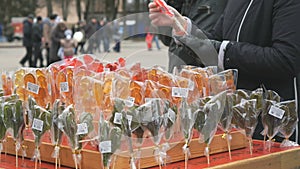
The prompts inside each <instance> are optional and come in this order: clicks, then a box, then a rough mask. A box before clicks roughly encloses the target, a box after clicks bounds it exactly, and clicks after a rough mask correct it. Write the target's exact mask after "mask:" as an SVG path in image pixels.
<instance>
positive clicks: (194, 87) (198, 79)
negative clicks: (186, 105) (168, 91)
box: [180, 69, 203, 102]
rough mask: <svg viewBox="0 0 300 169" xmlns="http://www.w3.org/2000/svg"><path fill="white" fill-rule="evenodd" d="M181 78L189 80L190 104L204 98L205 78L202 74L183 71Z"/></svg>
mask: <svg viewBox="0 0 300 169" xmlns="http://www.w3.org/2000/svg"><path fill="white" fill-rule="evenodd" d="M180 76H181V77H184V78H187V79H189V80H190V81H189V86H188V88H189V98H188V99H189V102H193V101H195V100H197V99H198V98H199V97H202V96H203V79H202V78H203V77H202V75H201V74H200V73H197V72H195V71H192V70H188V69H182V70H181V72H180Z"/></svg>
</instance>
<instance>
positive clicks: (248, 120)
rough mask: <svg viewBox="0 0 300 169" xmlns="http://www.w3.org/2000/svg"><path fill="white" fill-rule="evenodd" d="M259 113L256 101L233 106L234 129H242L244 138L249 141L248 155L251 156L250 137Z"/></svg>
mask: <svg viewBox="0 0 300 169" xmlns="http://www.w3.org/2000/svg"><path fill="white" fill-rule="evenodd" d="M259 113H260V111H259V110H257V106H256V100H255V99H252V100H244V101H242V102H241V103H239V104H237V105H235V106H233V117H232V118H233V119H234V120H233V123H234V125H235V127H237V128H239V129H244V130H245V134H246V137H247V139H248V141H249V148H250V154H251V155H252V148H253V146H252V136H253V133H254V130H255V128H256V125H257V123H258V121H257V119H258V116H259Z"/></svg>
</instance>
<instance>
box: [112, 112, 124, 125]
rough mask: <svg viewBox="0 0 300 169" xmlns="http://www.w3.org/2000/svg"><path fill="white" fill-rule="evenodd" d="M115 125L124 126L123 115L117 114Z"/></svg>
mask: <svg viewBox="0 0 300 169" xmlns="http://www.w3.org/2000/svg"><path fill="white" fill-rule="evenodd" d="M114 123H115V124H122V114H121V113H115V117H114Z"/></svg>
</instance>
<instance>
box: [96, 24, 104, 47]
mask: <svg viewBox="0 0 300 169" xmlns="http://www.w3.org/2000/svg"><path fill="white" fill-rule="evenodd" d="M101 28H102V25H101V24H100V21H97V31H96V34H95V36H96V40H95V41H96V46H95V51H96V52H97V51H98V52H99V53H101V42H102V41H103V30H102V29H101Z"/></svg>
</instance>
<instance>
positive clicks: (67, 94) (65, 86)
mask: <svg viewBox="0 0 300 169" xmlns="http://www.w3.org/2000/svg"><path fill="white" fill-rule="evenodd" d="M55 86H56V93H58V96H59V98H57V99H60V100H61V101H62V102H63V103H65V104H66V105H71V104H73V103H74V102H73V101H74V100H73V90H74V88H73V87H74V80H73V67H65V68H63V69H61V70H59V71H58V73H57V75H56V79H55Z"/></svg>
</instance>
